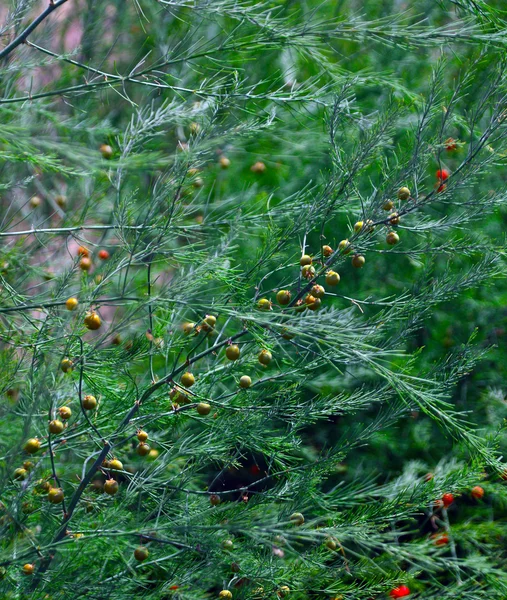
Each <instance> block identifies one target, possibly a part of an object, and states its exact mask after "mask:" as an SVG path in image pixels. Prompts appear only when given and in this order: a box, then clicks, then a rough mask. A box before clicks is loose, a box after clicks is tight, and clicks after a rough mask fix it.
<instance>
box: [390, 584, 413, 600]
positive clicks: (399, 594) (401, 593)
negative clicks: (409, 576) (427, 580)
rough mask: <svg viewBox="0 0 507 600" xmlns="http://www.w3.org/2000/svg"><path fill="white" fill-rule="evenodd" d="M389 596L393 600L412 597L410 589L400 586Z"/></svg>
mask: <svg viewBox="0 0 507 600" xmlns="http://www.w3.org/2000/svg"><path fill="white" fill-rule="evenodd" d="M389 595H390V596H391V598H404V597H405V596H409V595H410V589H409V588H408V586H406V585H399V586H398V587H395V588H393V589H392V590H391V591H390V592H389Z"/></svg>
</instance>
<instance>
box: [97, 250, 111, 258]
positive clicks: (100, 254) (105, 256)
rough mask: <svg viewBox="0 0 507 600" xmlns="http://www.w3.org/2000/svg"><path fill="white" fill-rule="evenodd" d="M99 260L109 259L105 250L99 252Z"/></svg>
mask: <svg viewBox="0 0 507 600" xmlns="http://www.w3.org/2000/svg"><path fill="white" fill-rule="evenodd" d="M99 258H100V259H101V260H107V259H108V258H109V252H108V251H107V250H99Z"/></svg>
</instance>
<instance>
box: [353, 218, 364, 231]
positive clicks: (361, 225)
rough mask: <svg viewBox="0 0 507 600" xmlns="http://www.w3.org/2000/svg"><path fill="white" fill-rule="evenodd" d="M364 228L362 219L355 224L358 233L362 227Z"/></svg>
mask: <svg viewBox="0 0 507 600" xmlns="http://www.w3.org/2000/svg"><path fill="white" fill-rule="evenodd" d="M362 228H363V222H362V221H358V222H357V223H356V224H355V225H354V231H355V232H356V233H359V232H360V231H361V229H362Z"/></svg>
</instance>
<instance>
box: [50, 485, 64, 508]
mask: <svg viewBox="0 0 507 600" xmlns="http://www.w3.org/2000/svg"><path fill="white" fill-rule="evenodd" d="M48 500H49V502H51V504H61V503H62V502H63V490H62V488H54V487H52V488H51V489H50V490H49V492H48Z"/></svg>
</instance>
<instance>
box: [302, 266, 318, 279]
mask: <svg viewBox="0 0 507 600" xmlns="http://www.w3.org/2000/svg"><path fill="white" fill-rule="evenodd" d="M301 275H302V276H303V277H304V278H305V279H312V278H313V276H314V275H315V267H314V266H313V265H305V266H304V267H303V268H302V269H301Z"/></svg>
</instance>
